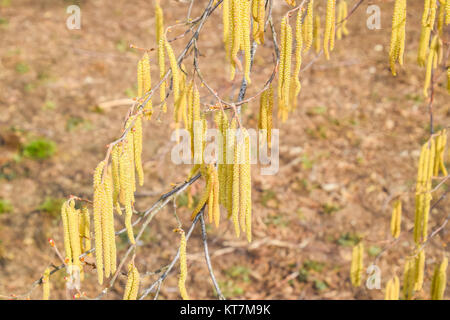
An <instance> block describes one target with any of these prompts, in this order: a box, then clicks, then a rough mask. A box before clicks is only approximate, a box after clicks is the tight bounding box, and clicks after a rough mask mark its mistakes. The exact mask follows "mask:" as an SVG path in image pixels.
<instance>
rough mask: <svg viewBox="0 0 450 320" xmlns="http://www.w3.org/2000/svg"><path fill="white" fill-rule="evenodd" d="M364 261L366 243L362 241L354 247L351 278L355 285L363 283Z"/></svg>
mask: <svg viewBox="0 0 450 320" xmlns="http://www.w3.org/2000/svg"><path fill="white" fill-rule="evenodd" d="M363 261H364V245H363V243H362V242H360V243H359V244H357V245H356V246H354V247H353V251H352V265H351V269H350V280H351V282H352V285H353V286H354V287H359V286H360V285H361V278H362V273H363Z"/></svg>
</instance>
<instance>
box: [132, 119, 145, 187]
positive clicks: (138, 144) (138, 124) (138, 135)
mask: <svg viewBox="0 0 450 320" xmlns="http://www.w3.org/2000/svg"><path fill="white" fill-rule="evenodd" d="M133 129H134V130H133V143H134V148H133V151H134V164H135V166H136V172H137V175H138V180H139V185H140V186H143V185H144V170H143V168H142V118H141V116H138V117H137V118H136V120H135V122H134V128H133Z"/></svg>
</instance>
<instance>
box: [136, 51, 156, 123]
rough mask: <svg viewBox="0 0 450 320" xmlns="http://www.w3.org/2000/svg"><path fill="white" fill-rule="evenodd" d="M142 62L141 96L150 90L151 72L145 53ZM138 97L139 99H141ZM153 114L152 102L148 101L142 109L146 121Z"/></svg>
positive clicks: (148, 59)
mask: <svg viewBox="0 0 450 320" xmlns="http://www.w3.org/2000/svg"><path fill="white" fill-rule="evenodd" d="M141 61H142V89H141V92H142V94H146V93H147V92H149V91H150V90H151V89H152V78H151V71H150V57H149V56H148V53H147V52H145V53H144V56H143V57H142V59H141ZM141 96H142V95H140V96H139V97H141ZM152 113H153V106H152V100H151V99H150V100H148V102H147V104H146V105H145V108H144V114H145V115H146V117H147V119H148V120H150V119H151V117H152Z"/></svg>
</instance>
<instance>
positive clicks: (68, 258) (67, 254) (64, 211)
mask: <svg viewBox="0 0 450 320" xmlns="http://www.w3.org/2000/svg"><path fill="white" fill-rule="evenodd" d="M67 206H68V203H67V201H66V202H64V203H63V204H62V206H61V220H62V222H63V230H64V251H65V262H66V263H68V264H72V248H71V246H70V232H69V220H68V217H67Z"/></svg>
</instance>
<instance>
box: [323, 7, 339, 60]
mask: <svg viewBox="0 0 450 320" xmlns="http://www.w3.org/2000/svg"><path fill="white" fill-rule="evenodd" d="M335 22H336V0H327V10H326V17H325V31H324V35H323V52H324V54H325V58H326V59H327V60H329V59H330V51H333V48H334V37H335Z"/></svg>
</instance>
